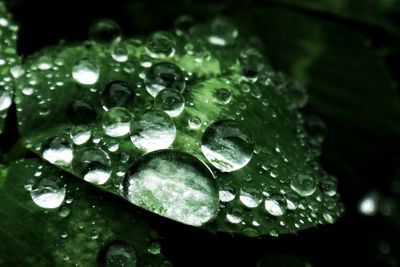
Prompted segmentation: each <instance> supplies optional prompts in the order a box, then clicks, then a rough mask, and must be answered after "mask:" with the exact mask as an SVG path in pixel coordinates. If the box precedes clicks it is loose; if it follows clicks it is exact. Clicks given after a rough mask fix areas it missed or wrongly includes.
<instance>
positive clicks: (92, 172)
mask: <svg viewBox="0 0 400 267" xmlns="http://www.w3.org/2000/svg"><path fill="white" fill-rule="evenodd" d="M72 169H73V170H74V172H75V173H77V174H78V175H79V176H81V177H83V179H84V180H85V181H88V182H90V183H93V184H97V185H102V184H104V183H106V182H107V181H108V179H109V178H110V176H111V160H110V157H109V156H108V154H107V153H106V152H104V151H103V150H101V149H99V148H83V149H81V150H79V151H78V152H77V153H76V155H75V157H74V159H73V161H72Z"/></svg>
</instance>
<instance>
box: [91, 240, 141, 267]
mask: <svg viewBox="0 0 400 267" xmlns="http://www.w3.org/2000/svg"><path fill="white" fill-rule="evenodd" d="M97 262H98V265H99V267H136V264H137V256H136V252H135V249H134V248H133V247H132V246H130V245H129V244H127V243H125V242H122V241H115V242H112V243H111V244H108V245H107V246H106V247H104V248H103V249H102V250H100V253H99V255H98V256H97Z"/></svg>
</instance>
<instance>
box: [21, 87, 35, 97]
mask: <svg viewBox="0 0 400 267" xmlns="http://www.w3.org/2000/svg"><path fill="white" fill-rule="evenodd" d="M33 91H34V90H33V88H32V87H25V88H24V89H22V93H23V94H24V95H32V94H33Z"/></svg>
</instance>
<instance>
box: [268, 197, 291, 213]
mask: <svg viewBox="0 0 400 267" xmlns="http://www.w3.org/2000/svg"><path fill="white" fill-rule="evenodd" d="M286 205H287V204H286V200H285V199H284V198H283V197H281V196H278V195H275V196H271V197H268V198H266V199H265V209H266V211H267V212H268V213H269V214H271V215H272V216H282V215H283V214H285V212H286Z"/></svg>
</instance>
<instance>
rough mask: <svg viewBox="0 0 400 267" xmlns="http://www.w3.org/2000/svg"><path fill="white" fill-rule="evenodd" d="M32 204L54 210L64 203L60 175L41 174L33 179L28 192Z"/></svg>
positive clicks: (63, 189)
mask: <svg viewBox="0 0 400 267" xmlns="http://www.w3.org/2000/svg"><path fill="white" fill-rule="evenodd" d="M30 194H31V198H32V200H33V202H35V204H36V205H38V206H39V207H42V208H45V209H55V208H58V207H59V206H61V204H62V203H63V201H64V198H65V194H66V190H65V182H64V178H63V177H62V176H61V174H53V173H51V174H43V175H41V176H39V177H35V178H34V181H33V184H32V188H31V190H30Z"/></svg>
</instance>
